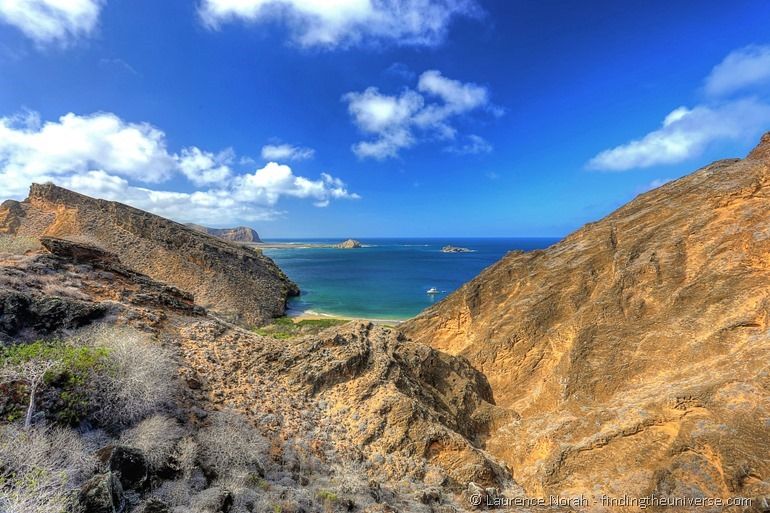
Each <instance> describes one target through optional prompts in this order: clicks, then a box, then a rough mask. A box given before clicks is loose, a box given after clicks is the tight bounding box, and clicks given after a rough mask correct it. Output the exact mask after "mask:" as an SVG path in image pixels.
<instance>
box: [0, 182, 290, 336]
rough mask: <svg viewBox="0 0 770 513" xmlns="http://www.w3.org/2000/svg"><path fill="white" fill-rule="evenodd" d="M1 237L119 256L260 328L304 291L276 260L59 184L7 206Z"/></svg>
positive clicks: (1, 210) (0, 218) (0, 216)
mask: <svg viewBox="0 0 770 513" xmlns="http://www.w3.org/2000/svg"><path fill="white" fill-rule="evenodd" d="M0 234H12V235H20V236H33V237H41V236H54V237H59V238H65V239H69V240H72V241H79V242H85V243H88V244H91V245H94V246H99V247H101V248H103V249H105V250H107V251H109V252H112V253H115V254H119V255H120V259H121V261H122V262H123V263H124V264H125V265H126V266H127V267H129V268H131V269H133V270H134V271H137V272H140V273H142V274H146V275H147V276H149V277H151V278H153V279H155V280H158V281H162V282H165V283H168V284H170V285H173V286H175V287H178V288H179V289H181V290H184V291H187V292H190V293H192V294H193V295H194V296H195V300H196V303H197V304H199V305H201V306H203V307H205V308H207V309H211V310H212V311H215V312H217V313H219V314H220V315H224V316H226V317H227V318H229V319H232V320H238V321H242V322H246V323H252V324H259V323H263V322H265V321H266V320H268V319H270V318H272V317H276V316H279V315H281V314H283V312H284V308H285V304H286V301H287V298H288V297H290V296H292V295H296V294H298V293H299V289H298V288H297V286H296V285H295V284H294V283H292V282H291V280H289V279H288V278H287V277H286V275H285V274H283V272H282V271H281V270H280V269H279V268H278V266H276V265H275V263H274V262H273V261H272V260H270V259H269V258H267V257H265V256H263V255H261V254H259V253H258V252H255V251H252V250H250V249H248V248H243V247H240V246H239V245H237V244H232V243H229V242H226V241H223V240H221V239H218V238H215V237H211V236H209V235H206V234H202V233H199V232H197V231H194V230H191V229H190V228H187V227H185V226H183V225H181V224H178V223H175V222H173V221H169V220H167V219H164V218H162V217H159V216H156V215H153V214H150V213H147V212H143V211H141V210H138V209H135V208H132V207H129V206H127V205H123V204H121V203H116V202H112V201H105V200H98V199H93V198H90V197H88V196H84V195H82V194H78V193H75V192H72V191H69V190H67V189H63V188H61V187H57V186H56V185H53V184H43V185H38V184H33V185H32V187H31V188H30V194H29V197H28V198H27V199H26V200H25V201H23V202H16V201H11V200H9V201H6V202H4V203H3V204H2V206H1V207H0Z"/></svg>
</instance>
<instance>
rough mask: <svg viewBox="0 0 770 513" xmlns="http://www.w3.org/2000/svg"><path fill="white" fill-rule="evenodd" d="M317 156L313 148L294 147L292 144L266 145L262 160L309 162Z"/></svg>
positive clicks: (263, 148) (263, 149)
mask: <svg viewBox="0 0 770 513" xmlns="http://www.w3.org/2000/svg"><path fill="white" fill-rule="evenodd" d="M314 156H315V150H314V149H313V148H303V147H301V146H292V145H291V144H266V145H265V146H262V158H263V159H265V160H282V161H287V160H308V159H312V158H313V157H314Z"/></svg>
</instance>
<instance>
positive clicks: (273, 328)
mask: <svg viewBox="0 0 770 513" xmlns="http://www.w3.org/2000/svg"><path fill="white" fill-rule="evenodd" d="M346 322H348V321H346V320H343V319H331V318H330V319H303V320H301V321H296V322H295V321H294V319H292V318H291V317H279V318H278V319H275V320H274V321H273V322H272V323H270V324H268V325H267V326H263V327H261V328H257V329H255V330H254V331H255V332H256V333H257V334H259V335H262V336H263V337H272V338H277V339H279V340H286V339H290V338H293V337H298V336H301V335H315V334H317V333H319V332H321V331H323V330H325V329H326V328H330V327H332V326H339V325H340V324H345V323H346Z"/></svg>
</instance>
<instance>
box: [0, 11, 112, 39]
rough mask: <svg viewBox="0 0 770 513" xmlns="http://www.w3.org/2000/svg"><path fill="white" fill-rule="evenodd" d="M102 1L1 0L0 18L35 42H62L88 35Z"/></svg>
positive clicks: (96, 19)
mask: <svg viewBox="0 0 770 513" xmlns="http://www.w3.org/2000/svg"><path fill="white" fill-rule="evenodd" d="M103 4H104V1H103V0H0V20H2V21H3V22H5V23H8V24H10V25H13V26H15V27H16V28H18V29H19V30H21V31H22V32H23V33H24V34H25V35H26V36H27V37H29V38H30V39H32V40H34V41H35V42H37V43H38V44H48V43H61V44H65V43H68V42H70V41H71V40H73V39H76V38H78V37H82V36H88V35H90V34H91V33H92V32H93V31H94V30H95V29H96V25H97V23H98V21H99V13H100V11H101V9H102V5H103Z"/></svg>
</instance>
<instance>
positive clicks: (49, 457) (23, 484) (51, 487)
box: [0, 424, 95, 513]
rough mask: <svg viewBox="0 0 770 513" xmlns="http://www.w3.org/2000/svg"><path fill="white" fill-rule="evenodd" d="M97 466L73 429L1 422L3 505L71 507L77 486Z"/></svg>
mask: <svg viewBox="0 0 770 513" xmlns="http://www.w3.org/2000/svg"><path fill="white" fill-rule="evenodd" d="M94 468H95V461H94V459H93V457H92V456H91V455H90V454H89V453H88V452H87V451H86V449H85V446H84V444H83V442H82V441H81V439H80V438H79V437H78V435H77V434H76V433H75V432H74V431H72V430H68V429H61V428H49V429H45V428H35V427H33V428H32V429H24V430H22V429H20V428H19V427H18V426H17V425H15V424H10V425H6V426H0V511H3V512H4V513H68V512H70V511H73V510H74V507H75V499H76V492H77V487H78V485H79V484H80V483H81V482H82V481H83V480H84V479H85V478H86V477H87V476H89V475H90V473H91V472H92V471H93V469H94Z"/></svg>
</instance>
